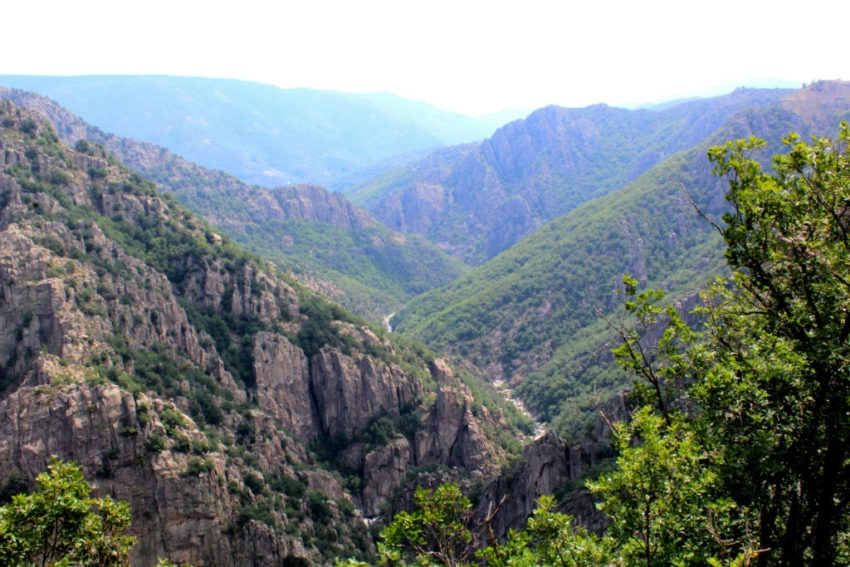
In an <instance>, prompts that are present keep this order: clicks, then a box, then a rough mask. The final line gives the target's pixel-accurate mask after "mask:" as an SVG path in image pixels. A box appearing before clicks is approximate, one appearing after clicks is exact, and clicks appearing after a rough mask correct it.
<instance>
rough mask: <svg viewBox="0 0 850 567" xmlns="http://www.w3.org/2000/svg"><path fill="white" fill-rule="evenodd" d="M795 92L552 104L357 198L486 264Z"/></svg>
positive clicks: (379, 182) (383, 180) (391, 175)
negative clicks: (658, 106)
mask: <svg viewBox="0 0 850 567" xmlns="http://www.w3.org/2000/svg"><path fill="white" fill-rule="evenodd" d="M792 92H793V91H792V90H779V89H772V90H756V89H739V90H737V91H735V92H733V93H731V94H729V95H726V96H722V97H715V98H711V99H700V100H696V101H690V102H686V103H683V104H679V105H676V106H674V107H671V108H666V109H664V110H662V111H657V112H656V111H650V110H626V109H622V108H613V107H609V106H606V105H594V106H589V107H587V108H579V109H568V108H561V107H556V106H549V107H546V108H542V109H540V110H537V111H535V112H533V113H532V114H531V115H529V116H528V118H526V119H525V120H517V121H514V122H511V123H509V124H507V125H505V126H503V127H502V128H500V129H499V130H497V131H496V133H495V134H494V135H493V136H492V137H490V138H488V139H487V140H484V141H483V142H481V143H479V144H471V145H470V144H467V145H462V146H458V147H455V148H446V149H442V150H439V151H438V152H435V153H434V154H431V155H430V156H428V157H426V158H424V159H422V160H420V161H418V162H416V163H414V164H411V165H409V166H406V167H402V168H399V169H396V170H393V171H388V172H386V173H385V174H383V175H381V176H379V177H377V178H376V179H375V180H374V181H372V182H370V183H367V184H364V185H362V186H360V187H357V188H355V189H353V190H352V191H351V192H349V193H348V194H349V196H350V198H351V199H352V200H353V201H354V202H355V203H357V204H359V205H360V206H362V207H364V208H365V209H367V210H369V211H371V212H372V213H373V214H374V215H375V216H376V217H377V218H378V220H380V221H381V222H383V223H384V224H386V225H387V226H389V227H390V228H393V229H394V230H398V231H400V232H408V233H413V234H420V235H422V236H425V237H426V238H428V239H429V240H431V241H432V242H434V243H435V244H437V245H438V246H440V248H442V249H443V250H445V251H447V252H449V253H451V254H453V255H455V256H458V257H460V258H462V259H464V261H465V262H467V263H470V264H480V263H481V262H483V261H485V260H487V259H488V258H492V257H494V256H495V255H496V254H498V253H499V252H501V251H503V250H506V249H507V248H509V247H510V246H511V245H513V244H515V243H516V242H519V241H520V240H521V239H522V238H523V237H525V236H527V235H529V234H531V233H532V232H533V231H534V230H536V229H538V228H539V227H541V226H542V225H543V224H545V223H546V222H548V221H550V220H552V219H554V218H556V217H557V216H559V215H562V214H564V213H566V212H568V211H570V210H572V209H574V208H575V207H577V206H578V205H580V204H582V203H585V202H588V201H590V200H592V199H594V198H596V197H600V196H603V195H605V194H607V193H609V192H610V191H613V190H615V189H619V188H620V187H622V186H623V185H625V184H626V183H628V182H630V181H633V180H634V179H637V177H639V176H640V175H641V174H642V173H644V172H646V171H648V170H649V169H651V168H652V167H653V166H655V165H656V164H658V163H660V162H661V161H663V160H664V159H666V158H667V157H669V156H671V155H673V154H674V153H676V152H678V151H681V150H684V149H687V148H689V147H692V146H693V145H694V144H696V143H698V142H699V141H701V140H702V139H704V138H705V137H706V136H708V135H709V134H710V133H711V132H713V131H714V130H715V129H717V128H718V127H719V126H720V125H721V124H722V123H723V122H724V121H725V120H727V119H728V118H729V117H730V116H731V115H732V114H734V113H735V112H737V111H739V110H742V109H744V108H757V107H760V106H764V105H767V104H771V103H774V102H776V101H777V100H779V99H781V98H783V97H785V96H787V95H788V94H790V93H792Z"/></svg>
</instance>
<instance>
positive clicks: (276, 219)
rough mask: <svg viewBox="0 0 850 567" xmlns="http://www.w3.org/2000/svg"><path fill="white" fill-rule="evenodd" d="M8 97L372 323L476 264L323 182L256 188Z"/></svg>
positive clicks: (44, 104)
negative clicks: (381, 218)
mask: <svg viewBox="0 0 850 567" xmlns="http://www.w3.org/2000/svg"><path fill="white" fill-rule="evenodd" d="M0 98H7V99H9V100H12V101H13V102H15V104H18V105H21V106H26V107H28V108H32V109H34V110H37V111H38V112H40V113H41V114H43V115H44V116H46V117H47V118H49V119H50V120H51V121H52V122H53V123H54V124H55V125H56V128H57V131H58V133H59V136H60V138H62V140H63V141H65V142H66V143H68V144H69V145H75V144H77V143H80V140H87V141H90V142H96V143H99V144H102V145H103V146H105V147H106V148H107V149H108V150H109V151H110V152H112V153H114V154H115V155H116V156H118V157H119V159H121V161H122V162H124V163H125V164H126V165H127V166H128V167H130V168H131V169H132V170H134V171H136V172H138V173H140V174H141V175H142V176H144V177H146V178H148V179H152V180H154V181H156V182H157V184H158V185H159V188H160V189H161V190H165V191H169V192H171V193H173V194H174V195H175V196H176V197H177V198H178V199H179V200H180V201H181V202H182V203H183V204H184V205H186V206H187V207H189V209H191V210H192V211H193V212H195V213H196V214H198V215H200V216H201V217H203V218H204V219H205V220H207V221H208V222H210V223H211V224H212V225H214V226H215V227H217V228H219V229H221V230H223V231H225V232H226V233H227V234H229V235H230V236H231V237H232V238H233V239H234V240H236V241H237V242H239V243H240V244H242V245H244V246H246V247H247V248H248V249H250V250H252V251H254V252H257V253H260V254H262V255H264V256H265V257H266V258H269V259H271V260H273V261H274V262H275V263H276V264H277V265H278V266H280V267H281V268H282V269H283V270H285V271H291V272H293V273H294V274H295V275H296V276H297V277H298V278H299V279H300V280H301V281H302V282H305V283H307V284H308V285H310V286H311V287H312V288H313V289H316V290H321V291H322V293H324V294H325V295H329V296H331V297H333V298H334V299H335V300H336V301H338V302H339V303H341V304H342V305H344V306H345V307H346V308H348V309H350V310H352V311H354V312H355V313H357V314H360V315H363V316H366V317H368V318H369V319H370V320H372V321H381V320H382V319H383V318H384V317H385V316H387V315H388V314H390V313H392V312H394V311H395V310H396V309H398V308H399V307H400V306H401V305H403V304H404V303H405V302H407V301H408V300H409V299H411V298H412V297H413V296H414V295H417V294H419V293H422V292H424V291H427V290H428V289H431V288H433V287H437V286H440V285H444V284H446V283H449V282H450V281H452V280H454V279H455V278H456V277H458V276H459V275H461V274H462V273H463V272H464V271H465V269H466V267H465V266H464V265H462V264H461V263H460V262H459V261H458V260H456V259H454V258H451V257H450V256H448V255H446V254H444V253H443V252H441V251H439V250H438V249H437V248H436V247H435V246H434V245H432V244H430V243H428V242H427V241H425V240H424V239H422V238H420V237H418V236H415V235H403V234H400V233H396V232H393V231H391V230H389V229H387V228H386V227H384V226H382V225H381V224H380V223H378V222H377V221H375V219H374V218H373V217H372V216H371V215H369V214H368V213H366V212H365V211H363V210H362V209H359V208H358V207H355V206H353V205H351V204H350V203H349V202H348V201H346V200H345V199H344V198H343V197H342V196H340V195H339V194H331V193H328V192H327V191H326V190H324V189H322V188H321V187H317V186H295V187H277V188H273V189H267V188H261V187H256V186H248V185H245V184H244V183H241V182H240V181H238V180H237V179H235V178H234V177H232V176H230V175H227V174H224V173H222V172H219V171H213V170H208V169H206V168H203V167H200V166H198V165H195V164H192V163H189V162H187V161H186V160H184V159H183V158H181V157H179V156H176V155H174V154H173V153H172V152H170V151H168V150H166V149H163V148H160V147H157V146H154V145H152V144H148V143H142V142H136V141H135V140H131V139H128V138H120V137H118V136H115V135H112V134H107V133H104V132H103V131H101V130H100V129H98V128H95V127H93V126H90V125H89V124H87V123H86V122H84V121H83V120H81V119H80V118H79V117H77V116H76V115H74V114H72V113H71V112H69V111H67V110H66V109H65V108H63V107H61V106H59V105H58V104H56V103H55V102H53V101H52V100H50V99H48V98H45V97H43V96H40V95H37V94H34V93H30V92H26V91H20V90H12V89H3V88H0Z"/></svg>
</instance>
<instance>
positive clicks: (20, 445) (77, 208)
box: [0, 103, 505, 566]
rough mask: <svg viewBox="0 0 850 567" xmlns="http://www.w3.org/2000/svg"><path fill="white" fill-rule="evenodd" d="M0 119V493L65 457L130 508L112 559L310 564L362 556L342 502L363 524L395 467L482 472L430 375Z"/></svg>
mask: <svg viewBox="0 0 850 567" xmlns="http://www.w3.org/2000/svg"><path fill="white" fill-rule="evenodd" d="M0 120H2V126H3V127H2V129H0V166H1V167H2V168H3V172H2V173H0V387H2V390H0V482H5V481H8V480H9V479H19V480H20V479H23V480H25V481H26V482H28V483H29V484H30V485H32V482H33V478H34V477H35V475H36V474H37V473H38V472H40V471H41V470H44V468H45V467H46V464H47V461H48V459H49V458H50V456H51V455H58V456H59V457H61V458H63V459H74V460H76V461H78V462H79V463H80V464H81V465H82V466H83V469H84V471H85V473H86V477H87V478H89V479H90V480H92V481H93V483H94V484H95V486H96V488H97V491H98V493H100V494H111V495H113V496H114V497H116V498H119V499H122V500H127V501H128V502H129V503H130V506H131V510H132V514H133V532H134V533H135V535H136V536H137V538H138V544H137V545H136V547H135V548H134V551H133V563H134V565H152V564H154V563H155V562H156V558H157V557H168V558H170V559H171V560H172V561H178V562H191V563H192V564H194V565H198V566H203V565H249V564H250V565H279V564H281V562H282V561H283V560H284V559H285V558H286V557H290V556H293V557H303V558H307V559H308V560H309V561H311V562H312V563H316V564H322V563H328V562H329V561H330V558H331V557H334V556H336V555H343V554H345V553H350V552H351V551H352V550H356V549H364V548H368V547H369V545H371V544H370V543H369V538H368V534H367V533H366V530H365V528H364V526H363V523H362V521H361V520H359V519H358V517H359V513H358V512H357V511H356V510H355V507H354V506H352V504H356V506H357V508H359V510H361V511H362V513H363V514H365V515H367V516H375V515H377V514H379V512H380V508H381V506H382V504H383V502H385V501H386V499H387V498H388V497H389V496H390V495H391V493H392V492H393V491H394V490H395V489H396V487H398V486H399V484H400V483H402V482H403V481H404V480H405V479H407V478H408V475H409V473H410V472H411V471H412V470H413V469H414V468H415V467H417V466H419V465H423V464H428V463H437V464H440V465H443V466H446V467H449V468H454V469H455V470H456V471H458V472H465V473H469V472H471V471H478V474H485V473H486V472H487V471H488V469H492V467H493V466H494V463H495V462H496V461H497V458H498V456H499V449H498V448H496V447H495V445H494V444H493V442H492V441H490V440H489V439H488V438H487V437H486V436H485V434H484V433H483V431H484V429H485V426H486V428H490V429H494V428H499V427H504V426H505V424H504V422H503V421H501V418H500V416H499V414H498V413H496V414H491V412H488V411H487V409H486V408H482V409H477V410H476V411H473V407H475V404H473V400H472V396H471V394H470V393H469V392H468V391H467V390H466V389H465V388H464V387H463V386H462V385H460V384H459V383H458V381H457V380H456V379H455V378H454V376H453V374H452V371H451V369H450V368H449V367H448V366H447V365H445V364H444V363H442V362H440V361H430V362H427V361H426V360H424V359H423V358H421V356H418V355H415V354H411V353H410V352H407V351H400V350H398V348H397V347H396V346H395V345H394V344H393V343H392V342H391V341H390V340H389V339H388V338H387V337H382V336H378V335H377V334H376V333H375V331H373V330H371V329H369V328H368V327H364V326H362V324H360V323H358V322H357V321H356V320H354V319H348V318H347V316H345V315H344V314H341V311H340V310H338V309H336V308H332V307H329V304H327V303H325V302H324V301H323V300H321V299H320V298H317V297H315V296H313V295H312V294H310V293H309V292H307V291H306V290H304V289H302V288H299V287H298V285H297V284H296V283H294V282H293V281H285V280H284V279H282V277H281V276H280V275H279V274H276V273H275V272H274V270H272V269H271V268H270V267H269V266H266V265H263V264H262V263H260V262H258V261H256V260H255V259H253V258H251V257H249V256H247V255H246V254H244V253H241V252H239V251H238V250H236V249H235V247H234V246H233V245H232V244H230V243H229V242H227V241H226V240H223V239H222V238H221V237H220V236H218V235H216V234H214V233H212V232H211V231H210V230H209V229H208V228H206V227H205V226H204V225H202V223H199V222H197V221H195V220H194V219H192V218H191V217H189V216H188V214H187V213H185V211H183V210H182V208H181V207H179V206H178V205H177V204H176V203H174V202H173V201H169V200H163V199H161V198H160V197H159V196H157V195H156V193H155V192H154V191H153V188H152V187H151V186H150V184H147V183H146V182H142V181H141V180H140V179H139V178H137V177H134V176H132V175H130V174H128V173H127V171H126V170H124V169H123V168H122V167H121V166H120V165H119V164H117V163H116V162H115V161H114V159H113V158H111V157H110V156H108V155H106V154H105V153H104V152H103V151H102V150H100V149H99V148H97V147H96V146H92V147H90V148H88V149H87V150H86V151H85V152H82V151H74V150H71V149H69V148H67V147H62V146H61V145H59V143H58V139H57V138H56V135H55V132H54V131H53V130H52V128H51V127H50V125H49V124H47V123H46V122H44V121H43V120H42V119H41V118H39V117H38V116H37V115H36V114H34V113H30V112H29V111H24V110H22V109H20V108H18V107H15V106H13V105H11V104H8V103H2V105H0ZM328 313H330V314H331V315H332V316H329V317H327V318H325V319H322V318H321V315H322V314H328ZM317 317H318V318H319V319H317ZM307 345H309V348H308V346H307ZM305 349H306V350H305ZM423 379H425V381H424V382H423ZM426 383H428V384H432V386H430V389H429V387H426V385H425V384H426ZM434 384H435V385H436V386H433V385H434ZM405 418H406V419H407V420H406V421H405V423H414V427H413V428H407V429H404V434H402V429H403V428H402V426H401V424H402V421H404V419H405ZM376 424H378V425H381V424H383V425H384V426H386V427H385V429H384V430H383V431H384V435H383V436H380V435H375V434H374V431H375V427H376ZM387 424H389V425H387ZM308 443H310V444H312V445H311V446H313V447H316V446H322V445H323V444H324V446H329V445H328V444H329V443H330V446H332V447H333V448H334V449H336V453H335V455H336V458H335V461H336V465H335V466H337V467H338V468H342V467H344V470H345V471H346V472H347V473H349V474H350V475H351V477H352V478H356V479H357V481H356V482H354V483H351V482H348V481H346V482H343V479H341V477H340V476H339V475H338V474H336V473H333V474H332V472H331V471H329V470H327V469H326V468H325V467H324V466H323V465H322V464H321V463H319V462H317V460H316V457H315V456H314V455H313V453H312V452H310V451H308V450H307V444H308Z"/></svg>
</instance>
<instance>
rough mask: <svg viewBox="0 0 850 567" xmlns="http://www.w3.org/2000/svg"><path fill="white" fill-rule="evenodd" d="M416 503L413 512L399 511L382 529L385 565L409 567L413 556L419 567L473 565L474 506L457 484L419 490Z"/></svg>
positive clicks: (382, 557) (381, 546)
mask: <svg viewBox="0 0 850 567" xmlns="http://www.w3.org/2000/svg"><path fill="white" fill-rule="evenodd" d="M413 503H414V507H415V508H414V510H413V512H411V513H408V512H399V513H398V514H396V516H395V518H393V521H392V523H390V524H389V525H388V526H387V527H385V528H384V529H383V530H381V540H382V541H381V542H380V543H379V544H378V554H379V556H380V562H381V564H382V565H406V564H407V562H406V561H407V559H408V558H410V557H412V558H415V560H416V564H417V565H446V566H449V567H455V566H461V565H469V564H470V563H469V561H470V560H471V559H472V557H473V556H474V547H473V540H472V532H471V531H470V529H469V523H470V517H471V513H472V504H471V503H470V501H469V499H467V498H466V497H464V496H463V495H462V494H461V492H460V489H459V488H458V487H457V485H455V484H444V485H442V486H441V487H439V488H437V489H436V490H434V491H433V492H431V491H428V490H425V489H423V488H422V487H417V488H416V493H415V494H414V495H413Z"/></svg>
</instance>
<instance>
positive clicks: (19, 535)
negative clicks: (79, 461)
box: [0, 458, 135, 567]
mask: <svg viewBox="0 0 850 567" xmlns="http://www.w3.org/2000/svg"><path fill="white" fill-rule="evenodd" d="M36 480H37V482H38V485H37V487H36V490H35V491H34V492H33V493H32V494H17V495H15V496H14V497H13V498H12V501H11V502H10V503H8V504H6V505H4V506H2V507H0V563H2V564H3V565H15V566H18V565H20V566H29V565H80V566H92V567H110V566H118V565H129V564H130V562H129V555H130V548H131V547H132V546H133V543H134V541H135V538H133V537H132V536H130V535H127V534H126V533H125V532H126V531H127V529H128V528H129V526H130V508H129V506H128V505H127V503H126V502H115V501H114V500H112V498H110V497H109V496H105V497H103V498H91V496H90V494H91V487H90V486H89V484H88V483H87V482H86V479H85V478H84V477H83V473H82V472H81V471H80V468H79V467H78V466H77V465H76V464H74V463H64V462H61V461H59V460H58V459H56V458H53V459H51V461H50V465H49V466H48V469H47V471H46V472H43V473H41V474H40V475H38V478H37V479H36Z"/></svg>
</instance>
